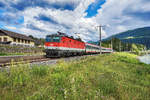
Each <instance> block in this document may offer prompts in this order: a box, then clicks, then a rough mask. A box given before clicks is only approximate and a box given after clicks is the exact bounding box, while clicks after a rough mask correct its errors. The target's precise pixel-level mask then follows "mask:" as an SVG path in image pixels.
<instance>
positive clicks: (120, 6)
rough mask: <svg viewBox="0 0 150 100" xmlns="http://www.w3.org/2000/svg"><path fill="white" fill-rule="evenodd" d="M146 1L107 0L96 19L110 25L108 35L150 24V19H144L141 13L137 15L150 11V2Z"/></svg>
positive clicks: (107, 30)
mask: <svg viewBox="0 0 150 100" xmlns="http://www.w3.org/2000/svg"><path fill="white" fill-rule="evenodd" d="M144 1H145V0H121V1H120V0H107V1H106V3H105V4H104V5H103V6H102V9H100V10H99V11H98V14H97V16H95V20H96V21H97V22H98V23H100V24H103V25H106V24H109V25H110V27H108V28H106V33H107V35H108V36H110V35H112V34H115V33H119V32H122V31H126V30H130V29H134V28H138V27H145V26H150V24H149V22H150V20H148V21H147V20H146V19H144V18H143V19H142V16H141V15H136V13H137V14H138V13H139V12H150V7H149V6H150V2H149V3H148V2H144ZM128 13H129V14H128ZM130 14H131V15H130ZM139 17H141V19H140V18H139Z"/></svg>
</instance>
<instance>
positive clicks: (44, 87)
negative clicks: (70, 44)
mask: <svg viewBox="0 0 150 100" xmlns="http://www.w3.org/2000/svg"><path fill="white" fill-rule="evenodd" d="M149 99H150V65H147V64H144V63H141V62H139V61H138V59H137V56H136V55H134V54H129V53H114V54H104V55H98V56H88V57H83V58H82V59H80V60H76V61H72V62H65V61H64V60H63V59H62V60H59V61H58V62H57V64H56V65H49V66H34V67H30V65H29V64H27V65H21V64H20V65H18V66H17V67H16V66H14V65H13V63H12V65H11V67H10V69H9V70H7V71H5V70H2V71H1V72H0V100H149Z"/></svg>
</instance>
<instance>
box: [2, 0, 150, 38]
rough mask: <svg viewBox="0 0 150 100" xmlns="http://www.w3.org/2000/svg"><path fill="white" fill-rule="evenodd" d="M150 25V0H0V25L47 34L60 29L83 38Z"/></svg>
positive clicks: (27, 31) (5, 27)
mask: <svg viewBox="0 0 150 100" xmlns="http://www.w3.org/2000/svg"><path fill="white" fill-rule="evenodd" d="M97 25H106V26H107V27H105V29H103V30H102V37H103V38H106V37H108V36H111V35H113V34H116V33H119V32H122V31H126V30H130V29H134V28H138V27H147V26H150V1H149V0H130V1H129V0H121V1H120V0H1V1H0V28H3V29H7V30H11V31H15V32H19V33H22V34H26V35H33V36H36V37H39V38H44V37H45V36H46V35H48V34H53V33H56V32H57V31H62V32H66V33H67V34H68V35H73V36H76V35H75V34H74V33H80V36H81V38H82V39H83V40H85V41H89V40H94V41H96V40H98V39H99V38H98V30H97V29H96V28H95V27H96V26H97Z"/></svg>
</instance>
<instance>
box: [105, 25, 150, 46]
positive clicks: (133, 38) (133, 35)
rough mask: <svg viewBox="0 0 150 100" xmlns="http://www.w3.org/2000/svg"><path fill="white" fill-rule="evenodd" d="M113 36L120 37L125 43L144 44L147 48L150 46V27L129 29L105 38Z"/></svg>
mask: <svg viewBox="0 0 150 100" xmlns="http://www.w3.org/2000/svg"><path fill="white" fill-rule="evenodd" d="M111 38H118V39H120V40H121V41H122V42H125V43H136V44H143V45H145V46H146V47H147V48H150V27H144V28H138V29H134V30H128V31H126V32H122V33H119V34H116V35H113V36H111V37H109V38H107V39H105V40H110V39H111Z"/></svg>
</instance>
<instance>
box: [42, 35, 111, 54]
mask: <svg viewBox="0 0 150 100" xmlns="http://www.w3.org/2000/svg"><path fill="white" fill-rule="evenodd" d="M101 51H102V53H111V52H113V50H112V49H111V48H104V47H102V48H101ZM44 52H45V53H46V57H64V56H77V55H87V54H98V53H100V47H99V46H98V45H94V44H90V43H86V42H83V41H82V40H81V39H79V38H78V39H74V38H73V37H72V36H71V37H69V36H67V35H66V34H65V33H61V32H58V33H57V34H52V35H47V36H46V42H45V50H44Z"/></svg>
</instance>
